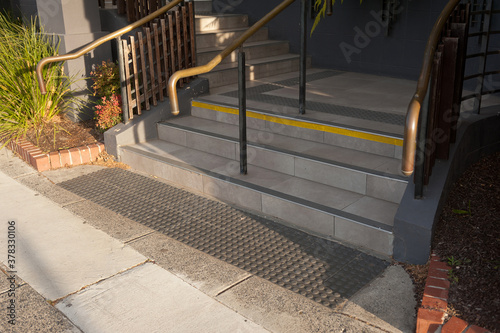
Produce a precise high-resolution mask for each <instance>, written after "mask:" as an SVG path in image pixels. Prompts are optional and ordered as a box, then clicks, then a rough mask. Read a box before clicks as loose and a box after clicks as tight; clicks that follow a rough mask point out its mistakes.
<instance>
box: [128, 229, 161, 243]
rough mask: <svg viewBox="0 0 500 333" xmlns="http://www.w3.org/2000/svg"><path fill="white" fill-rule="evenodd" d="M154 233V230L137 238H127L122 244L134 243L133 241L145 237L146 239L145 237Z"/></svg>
mask: <svg viewBox="0 0 500 333" xmlns="http://www.w3.org/2000/svg"><path fill="white" fill-rule="evenodd" d="M155 232H156V231H154V230H152V231H148V232H146V233H144V234H142V235H139V236H135V237H132V238H129V239H127V240H126V241H124V242H123V243H124V244H130V243H132V242H135V241H137V240H139V239H142V238H145V237H147V236H149V235H151V234H154V233H155Z"/></svg>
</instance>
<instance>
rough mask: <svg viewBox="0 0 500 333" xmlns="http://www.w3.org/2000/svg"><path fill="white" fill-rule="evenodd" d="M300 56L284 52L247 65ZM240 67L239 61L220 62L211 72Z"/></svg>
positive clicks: (248, 61) (252, 61)
mask: <svg viewBox="0 0 500 333" xmlns="http://www.w3.org/2000/svg"><path fill="white" fill-rule="evenodd" d="M299 58H300V56H299V55H298V54H292V53H287V54H282V55H277V56H271V57H262V58H258V59H252V60H247V61H246V66H247V67H250V66H258V65H261V64H269V63H272V62H278V61H286V60H293V59H299ZM235 69H238V63H237V62H231V63H227V64H220V65H218V66H216V67H215V68H214V69H213V70H212V71H211V72H217V71H224V70H235ZM201 76H203V75H201Z"/></svg>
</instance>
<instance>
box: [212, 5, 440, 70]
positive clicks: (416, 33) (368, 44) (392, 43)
mask: <svg viewBox="0 0 500 333" xmlns="http://www.w3.org/2000/svg"><path fill="white" fill-rule="evenodd" d="M447 2H448V1H446V0H401V1H400V4H399V5H398V6H397V10H398V13H399V14H398V15H397V18H396V21H395V22H394V23H393V26H392V29H391V32H390V34H389V36H386V35H385V27H384V24H383V23H381V20H380V13H381V11H382V1H366V0H365V1H363V2H362V3H361V4H360V2H359V1H358V0H344V2H343V4H341V2H340V1H336V3H335V5H334V6H333V15H332V16H326V17H325V18H324V19H323V20H322V21H321V22H320V24H319V25H318V27H317V28H316V30H315V31H314V33H313V35H312V37H308V47H307V53H308V55H310V56H312V63H313V66H315V67H321V68H332V69H340V70H349V71H358V72H365V73H372V74H380V75H387V76H394V77H401V78H408V79H416V78H417V77H418V73H419V71H420V67H421V63H422V57H423V54H424V49H425V45H426V41H427V39H428V37H429V34H430V31H431V29H432V26H433V24H434V22H435V20H436V19H437V17H438V16H439V13H440V12H441V11H442V9H443V8H444V6H445V4H446V3H447ZM277 3H278V2H271V1H261V0H252V1H248V0H247V1H245V0H214V2H213V9H214V12H226V13H241V14H248V15H249V16H250V22H251V23H254V22H256V21H257V20H258V19H260V18H261V17H263V16H264V15H265V14H266V13H267V12H269V11H270V10H271V9H272V8H273V7H274V6H276V4H277ZM299 15H300V1H296V2H295V3H293V4H292V5H291V6H290V7H289V8H287V9H286V10H285V11H284V12H283V13H281V14H280V15H279V16H278V17H276V18H275V19H274V20H273V21H272V22H270V23H269V25H268V26H269V31H270V37H271V38H272V39H282V40H289V41H290V43H291V50H292V52H294V53H299V50H300V49H299V47H300V39H299V31H300V26H299V22H300V16H299ZM308 17H309V19H308V30H310V29H311V27H312V25H313V22H314V19H313V18H312V17H311V15H308Z"/></svg>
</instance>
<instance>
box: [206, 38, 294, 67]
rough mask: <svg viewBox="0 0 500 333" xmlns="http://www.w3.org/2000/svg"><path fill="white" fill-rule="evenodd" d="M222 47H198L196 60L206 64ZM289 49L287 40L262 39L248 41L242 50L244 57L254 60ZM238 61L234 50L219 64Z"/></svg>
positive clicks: (286, 51)
mask: <svg viewBox="0 0 500 333" xmlns="http://www.w3.org/2000/svg"><path fill="white" fill-rule="evenodd" d="M223 49H224V47H220V46H219V47H209V48H204V49H200V48H198V61H199V63H200V64H206V63H208V62H209V61H210V60H212V59H213V58H214V57H215V56H217V55H218V54H219V53H220V52H221V51H222V50H223ZM289 50H290V46H289V43H288V42H287V41H275V40H264V41H257V42H248V43H245V44H243V51H244V52H245V59H246V60H247V61H248V60H254V59H259V58H263V57H271V56H278V55H282V54H287V53H288V52H289ZM237 61H238V51H234V52H233V53H231V54H230V55H229V56H228V57H226V58H225V59H224V60H223V61H222V62H221V64H228V63H231V62H237Z"/></svg>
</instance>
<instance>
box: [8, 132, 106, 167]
mask: <svg viewBox="0 0 500 333" xmlns="http://www.w3.org/2000/svg"><path fill="white" fill-rule="evenodd" d="M7 147H8V148H9V149H10V150H12V151H13V152H15V153H17V154H18V155H19V157H20V158H21V159H23V160H24V161H25V162H26V163H28V164H29V165H31V166H33V167H34V168H35V169H36V170H37V171H38V172H43V171H47V170H54V169H59V168H62V167H66V166H76V165H81V164H86V163H90V162H94V161H95V160H96V159H97V157H98V156H99V154H100V153H102V152H104V151H105V147H104V143H101V142H98V143H94V144H91V145H87V146H81V147H77V148H70V149H61V150H59V151H56V152H52V153H47V154H46V153H43V152H42V150H41V149H40V148H38V147H36V146H35V145H33V144H32V143H31V142H29V141H27V140H25V139H20V140H17V141H10V142H9V143H8V144H7Z"/></svg>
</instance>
